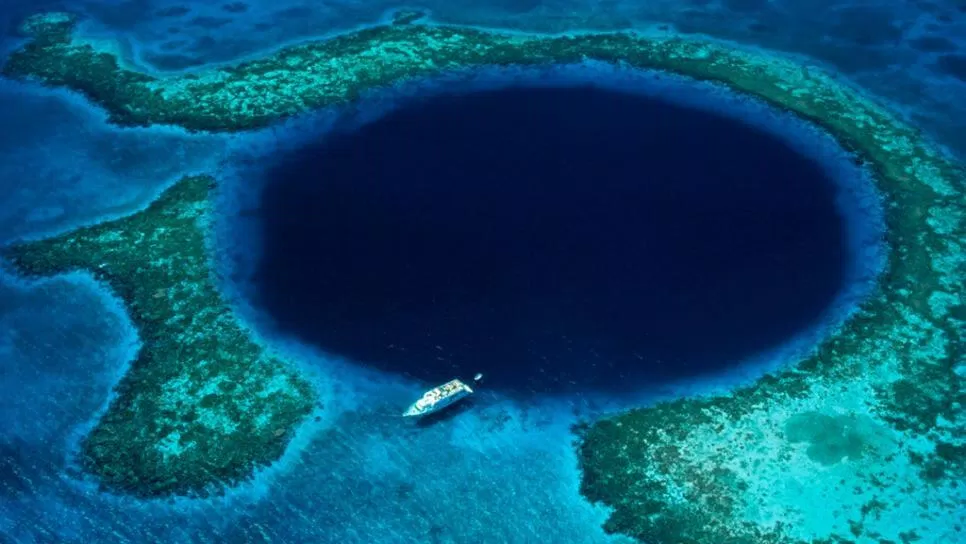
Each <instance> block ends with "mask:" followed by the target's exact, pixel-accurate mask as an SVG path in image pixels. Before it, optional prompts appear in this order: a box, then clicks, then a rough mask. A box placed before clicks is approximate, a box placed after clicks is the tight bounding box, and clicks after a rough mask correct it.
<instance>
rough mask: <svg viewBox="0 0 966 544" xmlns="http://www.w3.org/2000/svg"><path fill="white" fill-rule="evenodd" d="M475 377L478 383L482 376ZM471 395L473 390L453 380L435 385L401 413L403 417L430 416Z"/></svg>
mask: <svg viewBox="0 0 966 544" xmlns="http://www.w3.org/2000/svg"><path fill="white" fill-rule="evenodd" d="M477 376H478V377H477V378H476V380H477V381H479V380H480V378H482V376H481V375H479V374H477ZM472 394H473V388H471V387H470V386H468V385H466V384H465V383H463V382H461V381H460V380H458V379H455V378H454V379H452V380H450V381H448V382H446V383H444V384H443V385H437V386H436V387H434V388H432V389H430V390H429V391H426V392H425V393H423V396H422V397H420V398H419V400H417V401H416V402H414V403H412V404H411V405H410V406H409V409H407V410H406V411H405V412H403V417H418V416H425V415H428V414H432V413H433V412H438V411H440V410H442V409H443V408H446V407H447V406H450V405H451V404H453V403H454V402H456V401H458V400H460V399H464V398H466V397H468V396H470V395H472Z"/></svg>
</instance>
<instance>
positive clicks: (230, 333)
mask: <svg viewBox="0 0 966 544" xmlns="http://www.w3.org/2000/svg"><path fill="white" fill-rule="evenodd" d="M212 183H213V180H212V179H211V178H209V177H206V176H199V177H189V178H184V179H182V180H181V181H179V182H178V183H177V184H175V185H174V186H173V187H172V188H170V189H168V190H167V191H165V192H164V193H163V194H162V195H161V196H160V197H159V198H158V200H156V201H155V202H154V203H153V204H151V206H150V207H148V208H147V209H146V210H144V211H141V212H139V213H136V214H134V215H131V216H129V217H126V218H123V219H119V220H114V221H108V222H105V223H101V224H99V225H96V226H91V227H86V228H81V229H79V230H76V231H73V232H70V233H67V234H64V235H61V236H57V237H54V238H49V239H46V240H42V241H38V242H31V243H24V244H19V245H14V246H10V247H8V248H5V250H4V256H5V257H6V258H7V259H8V260H9V261H10V262H11V263H12V264H13V266H14V267H15V269H16V270H17V271H18V272H19V273H21V274H23V275H25V276H28V277H34V276H48V275H53V274H59V273H64V272H68V271H71V270H81V269H82V270H87V271H90V273H91V274H93V275H94V277H95V278H96V279H98V280H99V281H101V282H103V283H105V284H106V285H107V286H108V287H109V288H110V289H111V290H112V291H113V292H114V293H115V294H116V295H118V296H119V297H121V298H122V299H123V300H124V302H125V303H126V306H127V308H128V311H129V313H130V317H131V319H132V320H133V322H134V324H135V325H136V327H137V330H138V333H139V336H140V340H141V344H142V345H141V348H140V350H139V353H138V355H137V358H136V360H135V361H133V363H132V365H131V368H130V370H129V371H128V372H127V374H126V375H125V376H124V378H123V379H122V380H121V382H120V383H119V384H118V385H117V387H116V388H115V397H114V399H113V401H112V402H111V404H110V407H109V408H108V410H107V412H106V413H105V414H104V416H103V417H102V418H101V419H100V420H99V421H98V422H97V425H96V426H95V427H94V429H93V430H92V431H91V432H90V433H89V434H88V435H87V436H86V437H85V438H84V440H83V442H82V443H81V452H80V455H79V461H80V463H81V465H82V466H83V467H84V468H86V469H87V470H89V471H90V472H92V473H93V474H95V475H97V476H98V477H99V478H100V480H101V482H102V484H103V485H104V486H105V487H106V488H108V489H111V490H114V491H120V492H125V493H129V494H134V495H138V496H144V497H150V496H159V495H170V494H186V495H206V494H209V493H211V492H218V491H220V486H221V484H228V485H230V484H233V483H237V482H239V481H242V480H244V479H246V478H248V477H249V476H250V475H251V473H252V471H253V470H254V469H256V468H257V467H258V466H261V465H266V464H268V463H270V462H272V461H274V460H275V459H277V458H278V457H279V456H280V455H281V453H282V451H283V450H284V448H285V446H286V444H287V443H288V441H289V440H290V439H291V438H292V435H293V431H294V428H295V426H296V424H298V423H299V422H300V421H301V420H303V419H304V418H305V416H306V415H307V414H309V413H310V412H311V411H312V410H313V408H314V404H315V403H316V400H315V398H316V397H315V392H314V391H313V389H312V387H311V386H310V384H309V382H308V381H307V380H306V379H305V378H304V377H302V376H300V375H299V374H298V373H297V372H296V371H295V370H293V369H292V368H291V367H290V366H289V365H286V364H284V363H283V362H282V361H280V360H278V359H276V358H274V357H272V356H271V355H269V354H267V353H266V352H265V351H264V350H263V349H262V348H261V347H259V346H257V345H256V344H255V343H254V342H252V340H251V339H249V336H248V333H247V332H246V331H245V330H244V329H243V328H242V327H241V326H240V324H239V323H238V322H237V321H236V319H235V317H234V315H233V314H232V312H231V311H230V310H229V309H228V308H227V307H226V305H225V302H224V301H223V300H222V298H221V296H220V294H219V293H218V290H217V289H216V287H215V283H214V281H213V278H212V277H211V268H210V266H209V260H208V252H207V248H206V245H205V242H206V232H205V231H206V228H207V225H208V219H209V218H208V212H209V201H208V198H209V190H210V187H211V185H212Z"/></svg>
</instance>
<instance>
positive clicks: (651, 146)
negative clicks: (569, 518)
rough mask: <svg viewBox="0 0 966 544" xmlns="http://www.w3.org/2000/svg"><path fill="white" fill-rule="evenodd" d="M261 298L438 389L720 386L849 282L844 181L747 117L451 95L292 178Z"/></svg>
mask: <svg viewBox="0 0 966 544" xmlns="http://www.w3.org/2000/svg"><path fill="white" fill-rule="evenodd" d="M269 175H270V181H269V183H268V184H267V186H266V190H265V193H264V195H263V199H262V212H263V224H264V229H265V230H264V239H263V244H264V248H263V255H262V258H261V261H260V263H259V265H258V270H257V273H256V284H255V288H256V293H257V303H258V304H259V305H260V306H261V307H262V308H263V309H264V310H265V311H267V312H268V314H269V315H270V316H271V317H272V318H273V319H274V321H275V322H276V323H277V324H278V325H279V326H281V327H282V328H284V329H285V330H287V331H289V332H291V333H293V334H294V335H296V336H297V337H298V338H300V339H301V340H303V341H306V342H309V343H311V344H314V345H316V346H318V347H321V348H322V349H323V350H325V351H327V352H329V353H332V354H335V355H339V356H342V357H345V358H348V359H349V360H352V361H355V362H358V363H360V364H364V365H368V366H372V367H376V368H380V369H384V370H387V371H392V372H396V373H402V374H406V375H410V376H414V377H418V378H421V379H426V380H429V381H432V382H440V381H445V380H448V379H450V378H452V377H454V376H462V377H464V378H468V377H470V376H472V375H473V374H474V373H476V372H482V373H484V374H485V375H486V377H487V385H488V386H489V387H496V388H500V389H503V390H507V391H541V392H562V391H574V390H577V391H593V390H598V391H600V390H607V391H615V390H626V389H633V388H637V387H640V386H641V385H642V384H654V383H658V382H667V381H672V380H679V379H686V378H690V377H694V376H699V375H705V374H707V373H711V372H716V371H720V370H721V369H723V368H725V367H727V366H729V365H733V364H735V363H736V362H737V361H740V360H742V359H743V358H746V357H749V356H751V355H754V354H755V353H758V352H761V351H762V350H766V349H769V348H773V347H775V346H777V345H780V344H781V343H783V342H784V341H786V340H787V339H788V338H790V337H791V336H792V335H794V334H795V333H796V332H798V331H801V330H803V329H805V328H807V327H810V326H812V325H813V324H814V323H815V321H816V320H817V319H819V317H820V316H821V315H822V314H823V312H824V311H825V310H826V309H827V308H828V307H829V305H830V304H831V303H832V302H833V300H834V299H835V297H836V295H837V293H838V292H839V291H840V289H841V288H842V287H843V282H844V281H845V270H846V268H847V267H846V264H847V260H848V259H847V244H846V243H845V240H846V237H845V233H844V230H845V225H844V221H843V218H842V217H841V215H840V213H839V212H838V210H837V208H836V206H835V194H836V190H835V185H834V183H833V181H832V180H831V179H829V177H828V175H827V174H826V173H825V171H824V170H823V169H822V168H821V167H820V166H819V165H818V164H817V163H815V162H814V161H812V160H811V159H809V158H807V157H805V156H803V155H801V154H799V153H797V152H795V151H793V150H792V149H791V148H789V147H788V146H787V145H786V144H785V143H783V141H781V140H779V139H778V138H776V137H775V136H774V135H770V134H768V133H766V132H764V131H761V130H759V129H757V128H754V127H752V126H750V125H747V124H744V123H742V122H740V121H738V120H735V119H731V118H727V117H724V116H719V115H715V114H712V113H709V112H706V111H700V110H697V109H689V108H686V107H683V106H679V105H674V104H671V103H667V102H665V101H661V100H657V99H654V98H648V97H645V96H639V95H634V94H630V93H622V92H617V91H609V90H605V89H599V88H582V87H560V88H509V89H503V90H496V91H486V92H477V93H466V94H460V95H450V96H441V97H437V98H435V99H432V100H427V101H420V102H418V103H413V104H411V105H408V106H405V107H402V108H400V109H397V110H396V111H394V112H391V113H389V114H387V115H385V116H383V117H381V118H380V119H378V120H376V121H374V122H372V123H370V124H367V125H365V126H362V127H361V128H358V129H356V130H353V131H351V132H345V133H342V134H339V135H337V136H332V137H329V138H326V139H324V141H320V142H319V143H318V144H317V145H313V146H306V147H303V148H302V149H300V150H299V151H298V152H297V153H293V154H291V155H290V156H287V157H285V159H284V160H282V161H280V163H279V164H278V165H277V166H276V167H274V168H273V169H272V170H271V171H270V173H269Z"/></svg>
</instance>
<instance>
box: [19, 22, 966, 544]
mask: <svg viewBox="0 0 966 544" xmlns="http://www.w3.org/2000/svg"><path fill="white" fill-rule="evenodd" d="M409 19H410V18H408V17H407V18H403V19H402V20H401V21H400V22H403V23H404V22H405V21H406V20H409ZM74 25H75V21H74V19H73V18H72V17H71V16H69V15H63V14H48V15H43V16H39V17H34V18H32V19H30V20H29V21H28V22H27V23H26V24H25V25H24V26H23V30H24V32H25V33H27V34H28V35H30V36H31V39H30V41H28V42H27V43H26V45H24V47H23V48H21V49H20V50H18V51H16V52H14V53H13V54H12V55H11V57H10V59H9V60H8V62H7V63H6V65H5V66H4V67H3V73H4V74H5V75H7V76H8V77H13V78H19V79H31V80H39V81H40V82H42V83H44V84H47V85H52V86H64V87H68V88H71V89H74V90H76V91H78V92H80V93H83V94H84V95H85V96H87V97H88V98H89V99H90V100H92V101H93V102H95V103H97V104H99V105H101V106H102V107H104V108H105V109H106V110H107V111H108V112H109V114H110V116H111V119H112V120H113V121H114V122H116V123H118V124H122V125H151V124H158V123H160V124H176V125H181V126H184V127H187V128H189V129H194V130H244V129H250V128H254V127H259V126H264V125H266V124H268V123H271V122H273V121H276V120H278V119H279V118H282V117H286V116H291V115H295V114H298V113H300V112H304V111H308V110H311V109H314V108H319V107H324V106H330V105H338V104H342V103H347V102H350V101H352V100H353V99H354V98H356V97H358V96H360V94H361V93H364V92H365V91H366V90H368V89H371V88H375V87H381V86H385V85H391V84H394V83H396V82H400V81H402V80H405V79H411V78H416V77H421V76H431V75H434V74H438V73H441V72H445V71H450V70H472V69H473V68H474V67H480V66H494V65H496V66H511V65H517V66H520V65H522V66H533V65H549V64H562V63H576V62H582V61H587V60H596V61H603V62H608V63H615V64H620V65H622V66H626V67H628V68H646V69H655V70H662V71H667V72H672V73H676V74H680V75H684V76H688V77H691V78H694V79H698V80H708V81H714V82H717V83H721V84H723V85H725V86H727V87H729V88H731V89H733V90H735V91H738V92H741V93H745V94H748V95H752V96H755V97H758V98H760V99H763V100H765V101H767V102H769V103H771V104H773V105H775V106H777V107H780V108H783V109H785V110H788V111H791V112H794V113H795V114H797V115H798V116H800V117H802V118H804V119H807V120H809V121H811V122H814V123H816V124H818V125H820V126H822V127H824V128H825V129H826V130H828V131H829V132H830V133H832V134H833V135H834V136H835V137H836V138H837V140H838V141H839V142H840V143H841V144H842V145H843V147H844V148H846V149H848V150H850V151H852V152H854V153H855V154H856V156H857V157H859V158H860V159H861V160H862V161H864V162H866V163H867V164H868V166H869V168H870V170H871V171H872V172H873V173H874V178H875V181H876V184H877V187H878V189H879V191H880V193H881V197H882V198H883V200H884V207H885V215H886V217H885V221H886V227H887V233H886V238H887V240H886V242H887V245H888V248H889V255H888V264H887V269H886V271H885V272H884V273H883V275H882V277H881V278H880V281H879V286H878V289H877V290H876V292H875V293H874V294H873V295H872V296H871V297H869V299H868V300H866V301H865V302H864V303H863V304H862V305H861V307H860V308H859V309H858V311H857V313H856V314H855V315H854V316H853V317H852V318H851V320H850V321H849V322H848V323H847V324H846V325H845V326H843V327H842V328H841V329H840V330H839V331H837V333H835V334H834V335H833V336H832V337H830V338H829V339H827V340H826V341H825V342H824V343H823V344H822V345H821V346H819V347H818V348H817V349H816V350H815V352H814V354H813V355H811V356H809V357H808V358H807V359H805V360H803V361H801V362H800V363H798V364H796V365H795V366H793V367H791V368H788V369H786V370H783V371H780V372H776V373H773V374H771V375H768V376H766V377H764V378H761V379H760V380H758V381H756V382H755V383H753V384H751V385H748V386H744V387H741V388H739V389H737V390H735V391H733V392H732V393H730V394H727V395H722V396H715V397H701V398H689V399H680V400H676V401H671V402H664V403H660V404H657V405H654V406H650V407H646V408H642V409H637V410H632V411H629V412H626V413H624V414H620V415H617V416H615V417H612V418H608V419H604V420H602V421H598V422H595V423H592V424H587V425H583V426H581V427H580V428H579V429H577V432H578V435H579V438H580V440H579V445H578V447H579V457H580V461H581V466H582V469H583V481H582V486H581V487H582V489H581V491H582V493H583V494H584V495H585V496H586V497H587V498H588V499H589V500H591V501H600V502H603V503H605V504H607V505H609V506H610V507H612V508H613V513H612V515H611V517H610V519H609V521H608V522H607V525H606V529H607V530H609V531H612V532H617V533H624V534H627V535H630V536H632V537H635V538H637V539H640V540H642V541H645V542H649V543H652V544H672V543H674V544H682V543H684V544H692V543H693V544H698V543H701V544H707V543H720V544H738V543H741V544H744V543H774V544H804V543H806V542H815V543H826V544H831V543H837V544H842V543H846V542H860V541H861V542H878V543H880V544H890V543H891V544H896V543H900V542H912V541H915V540H917V539H919V538H922V537H925V536H926V535H930V538H936V539H938V540H936V541H950V542H952V541H956V540H959V539H962V538H963V537H962V534H961V533H960V532H961V531H963V526H964V525H966V520H964V519H963V517H964V515H963V512H966V488H964V487H963V486H962V484H961V481H962V480H963V477H964V476H966V415H964V412H963V405H964V403H966V388H964V383H963V378H964V376H966V365H964V363H963V352H964V339H963V332H964V327H963V324H964V320H966V306H964V304H963V285H964V284H966V278H964V277H963V276H964V270H966V250H964V248H963V247H962V244H963V239H964V236H963V235H964V227H963V224H962V221H963V217H962V216H963V212H964V209H966V204H964V202H966V201H964V196H963V186H964V177H966V176H964V171H963V169H962V167H961V166H959V165H956V164H954V163H952V162H950V160H949V159H947V158H946V156H945V155H944V154H943V153H942V152H941V151H939V149H938V148H937V147H936V146H934V145H933V144H932V143H930V142H928V141H927V140H926V138H924V137H923V136H922V135H921V134H920V133H919V132H918V131H916V130H915V129H913V128H911V127H909V126H907V125H905V124H904V123H903V122H901V121H900V120H899V119H898V118H897V117H896V116H895V115H893V114H891V113H890V112H889V111H888V110H887V109H886V108H884V107H882V106H880V105H879V104H877V103H876V102H875V101H874V100H872V99H870V98H869V97H867V96H865V95H864V94H863V93H862V92H861V91H859V90H856V89H854V88H852V87H850V86H849V85H848V84H847V83H845V82H842V81H839V80H837V79H836V78H835V77H833V76H832V75H829V74H826V73H823V72H822V71H820V70H818V69H815V68H813V67H806V66H803V65H801V64H799V63H797V62H794V61H791V60H788V59H785V58H783V57H778V56H773V55H770V54H767V53H765V52H762V51H750V50H745V49H740V48H736V47H733V46H730V45H727V44H723V43H718V42H711V41H700V40H694V39H685V38H681V37H674V36H665V37H651V36H644V35H638V34H633V33H588V34H578V35H572V36H538V35H521V34H507V33H501V32H499V31H486V30H480V29H472V28H461V27H453V26H433V25H422V24H394V25H384V26H377V27H372V28H367V29H363V30H358V31H354V32H352V33H348V34H344V35H341V36H337V37H333V38H331V39H328V40H324V41H317V42H312V43H306V44H302V45H298V46H293V47H289V48H286V49H283V50H281V51H278V52H276V53H274V54H271V55H270V56H266V57H264V58H262V59H260V60H254V61H250V62H244V63H240V64H237V65H234V66H231V67H222V68H215V69H210V70H205V71H201V72H197V73H193V74H188V75H180V76H170V77H154V76H150V75H146V74H143V73H139V72H137V71H135V70H133V69H131V68H127V67H124V66H122V64H121V62H120V61H119V60H118V59H117V58H116V57H115V56H114V55H113V54H112V53H111V52H110V51H103V50H100V49H98V47H99V46H98V45H97V44H92V43H85V42H84V41H83V40H82V39H77V38H75V37H74V36H73V35H72V29H73V27H74ZM207 184H208V181H206V180H204V178H190V179H188V180H186V181H183V182H182V183H181V184H178V185H176V186H175V188H173V189H172V190H171V191H169V192H168V193H165V195H164V196H163V197H162V198H161V200H159V201H158V202H156V203H155V204H154V205H152V206H151V207H150V208H149V209H148V210H147V211H145V212H142V213H140V214H137V215H134V216H132V217H130V218H128V219H124V220H120V221H115V222H110V223H105V224H103V225H99V226H96V227H91V228H87V229H82V230H80V231H77V232H74V233H70V234H67V235H64V236H61V237H57V238H54V239H51V240H45V241H40V242H35V243H30V244H25V245H20V246H15V247H13V248H11V249H10V250H9V251H8V255H9V256H11V258H12V259H13V260H14V262H15V264H16V265H17V266H18V268H19V269H20V270H22V271H24V272H25V273H29V274H35V275H50V274H56V273H58V272H61V271H64V270H68V269H72V268H86V269H89V270H91V271H92V272H93V273H94V274H95V275H97V276H98V277H101V278H103V279H105V281H107V282H108V283H109V284H110V285H111V286H112V287H113V288H114V289H115V290H116V291H117V293H118V294H119V295H120V296H122V297H123V298H124V299H125V301H126V302H127V303H128V306H129V308H130V311H131V313H132V315H133V317H134V319H135V322H136V323H138V325H139V327H140V329H141V332H142V337H143V338H144V342H145V348H144V349H143V350H142V353H141V356H140V357H139V359H138V361H136V362H135V364H134V366H133V368H132V370H131V372H130V373H129V375H128V376H127V377H126V378H125V379H124V380H123V381H122V382H121V384H120V385H119V386H118V399H117V400H116V401H115V402H114V403H113V404H112V405H111V408H110V409H109V410H108V412H107V414H106V415H105V416H104V418H103V419H102V420H101V421H100V423H99V424H98V426H97V427H96V428H95V429H94V431H93V432H92V433H91V435H90V436H89V437H88V438H87V440H86V441H85V448H84V451H85V459H86V461H85V463H86V465H87V466H88V467H89V468H90V469H91V470H92V471H93V472H94V473H95V474H98V475H100V476H101V477H102V479H103V480H104V481H105V482H107V483H109V484H112V485H113V486H115V487H118V488H122V489H127V490H131V491H133V492H136V493H138V494H157V493H178V492H183V491H186V490H189V489H198V488H201V487H203V486H204V484H205V483H206V482H212V481H215V480H218V481H220V480H227V481H231V480H233V479H237V478H240V477H241V476H242V475H243V474H245V473H247V472H249V471H250V470H251V468H252V467H253V466H255V465H257V464H261V463H266V462H269V461H271V460H272V459H274V458H276V457H277V456H278V455H279V453H280V451H281V449H282V448H283V447H284V443H285V437H286V436H288V434H289V433H291V431H292V428H293V426H294V425H295V424H296V423H297V422H298V421H300V420H301V419H302V418H303V417H304V415H305V414H306V413H307V412H308V411H309V410H310V408H311V404H312V400H311V392H310V390H309V387H308V386H307V385H306V384H305V382H303V381H301V380H300V379H299V378H298V377H297V376H296V375H295V374H293V371H291V370H286V369H285V368H286V367H284V366H282V364H281V363H279V362H278V361H276V360H274V359H270V358H268V357H266V356H265V355H264V354H263V353H262V352H261V350H260V349H259V348H258V347H257V346H256V345H254V344H253V343H252V341H251V340H249V339H248V337H247V336H246V335H245V333H244V331H243V330H242V329H241V328H239V326H238V325H237V324H236V322H235V321H234V318H233V317H232V315H231V313H230V312H229V310H228V309H226V308H225V307H224V304H223V302H222V300H221V298H220V297H219V296H218V294H217V291H216V290H215V287H214V285H213V284H212V282H211V281H210V278H209V276H210V274H211V271H210V270H209V268H208V261H207V259H206V258H205V253H204V239H203V234H202V230H203V222H199V217H200V216H201V214H203V212H204V210H205V203H206V200H205V196H204V195H205V194H206V191H207ZM176 229H180V230H176ZM174 232H180V233H182V234H179V235H177V236H174V235H172V233H174ZM176 262H177V263H178V266H177V267H174V266H173V264H174V263H176ZM174 339H180V341H176V340H174ZM246 372H247V373H248V374H246ZM223 388H231V389H230V390H228V389H225V390H222V389H223ZM228 391H230V392H231V395H226V394H224V393H226V392H228ZM179 401H180V403H181V404H178V402H179ZM243 414H244V417H242V415H243ZM259 421H262V422H263V423H262V424H259V423H258V422H259ZM208 429H219V431H218V432H220V433H221V434H220V435H219V439H218V440H217V441H216V440H214V439H212V438H209V437H206V436H204V432H203V431H207V430H208ZM189 433H190V435H189ZM277 434H280V436H276V435H277ZM144 452H148V453H147V454H146V453H144ZM142 455H150V456H151V457H150V458H149V461H148V462H145V460H143V459H141V458H140V456H142ZM175 460H176V462H172V461H175ZM172 482H174V483H172ZM946 530H948V531H951V532H949V533H947V534H941V533H940V532H941V531H946Z"/></svg>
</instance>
